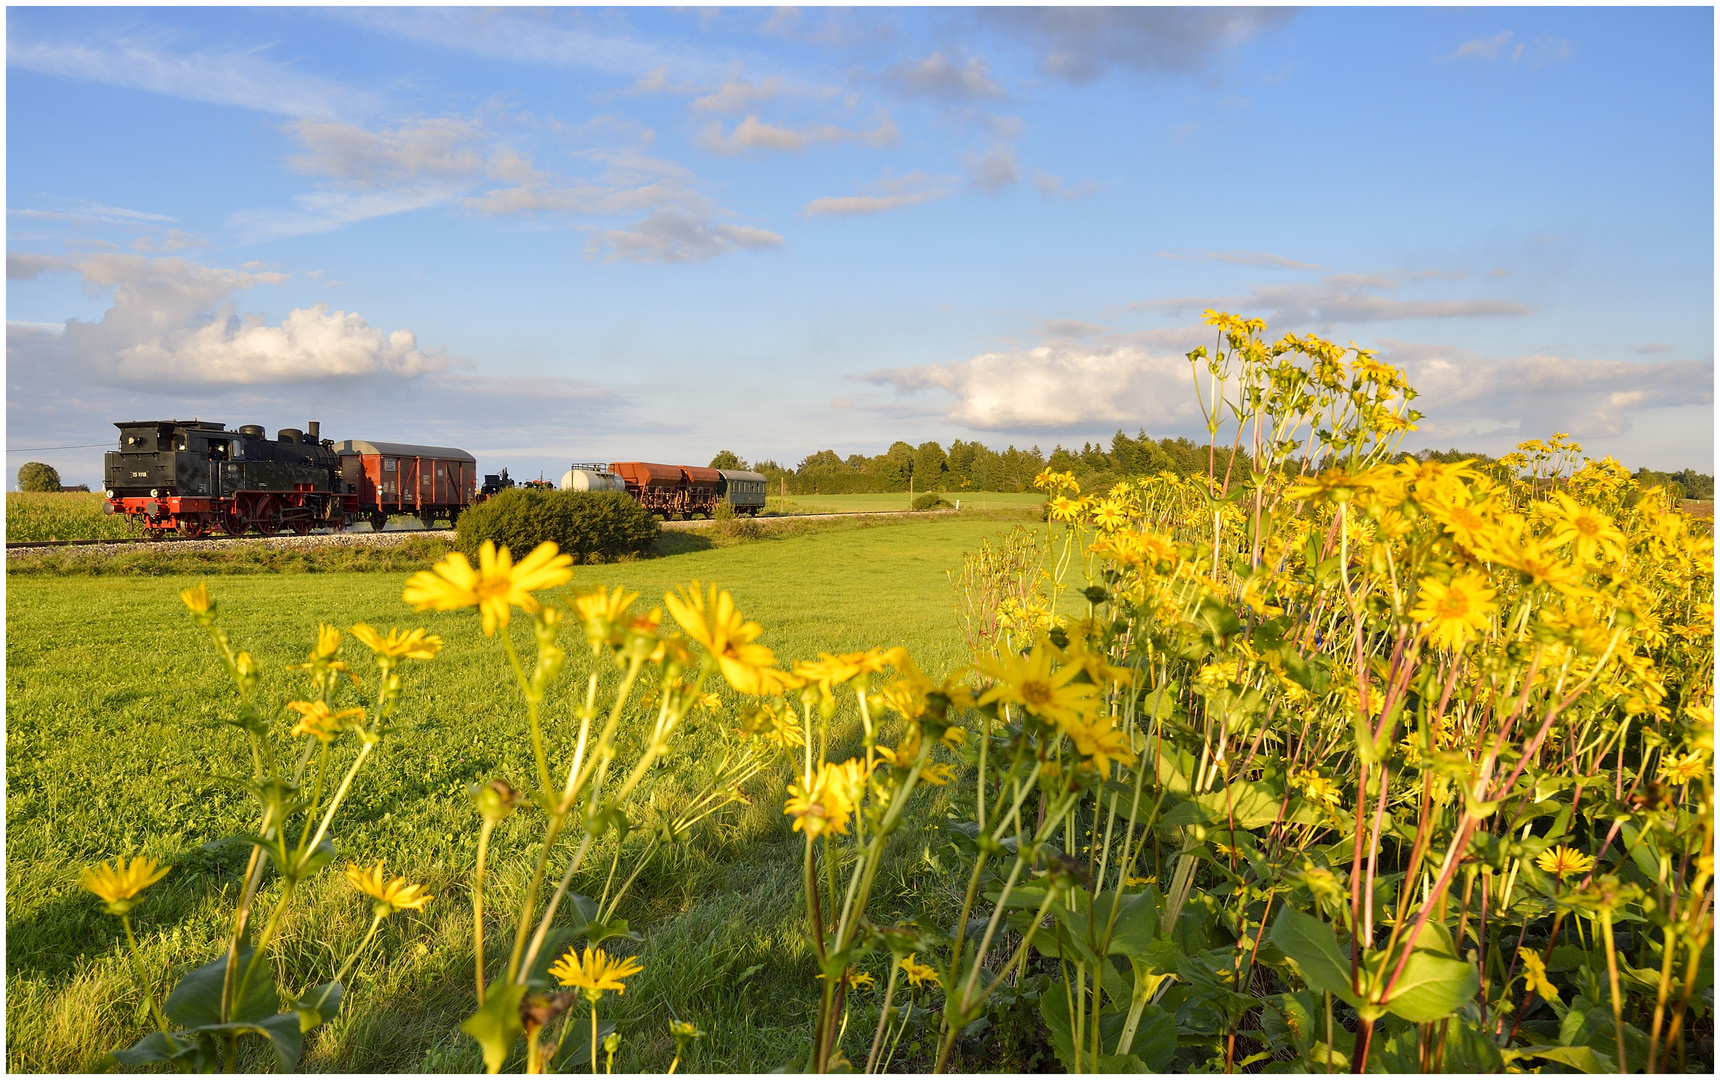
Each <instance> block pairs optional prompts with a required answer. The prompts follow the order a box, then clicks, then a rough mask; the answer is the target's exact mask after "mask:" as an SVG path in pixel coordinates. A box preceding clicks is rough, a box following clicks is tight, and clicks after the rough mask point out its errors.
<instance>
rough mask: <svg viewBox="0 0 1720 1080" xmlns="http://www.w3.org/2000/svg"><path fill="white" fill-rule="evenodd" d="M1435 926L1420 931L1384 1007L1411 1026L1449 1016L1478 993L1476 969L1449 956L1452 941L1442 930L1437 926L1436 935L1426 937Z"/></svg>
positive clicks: (1464, 961) (1479, 984)
mask: <svg viewBox="0 0 1720 1080" xmlns="http://www.w3.org/2000/svg"><path fill="white" fill-rule="evenodd" d="M1436 926H1438V924H1437V923H1431V922H1430V923H1428V924H1427V926H1426V927H1424V928H1423V930H1422V933H1421V936H1420V937H1419V938H1418V939H1417V940H1416V943H1415V944H1416V947H1415V951H1414V952H1412V953H1410V957H1409V962H1408V963H1407V964H1405V965H1404V968H1403V974H1402V975H1401V976H1399V978H1398V981H1397V986H1396V987H1394V988H1393V990H1392V997H1391V1000H1390V1001H1388V1002H1386V1003H1385V1005H1386V1009H1387V1010H1388V1011H1389V1012H1391V1013H1392V1014H1393V1015H1396V1016H1401V1017H1403V1018H1404V1019H1405V1020H1408V1021H1410V1022H1411V1023H1416V1024H1425V1023H1428V1022H1429V1021H1432V1020H1440V1019H1443V1018H1444V1017H1447V1016H1450V1015H1451V1014H1452V1013H1454V1012H1456V1011H1457V1009H1458V1007H1459V1006H1461V1005H1462V1004H1463V1003H1464V1002H1466V1001H1471V1000H1473V999H1474V997H1475V995H1476V994H1477V993H1478V992H1479V991H1480V990H1481V979H1480V977H1479V976H1478V975H1477V974H1476V973H1475V965H1474V964H1471V963H1469V962H1468V961H1466V960H1459V959H1457V958H1456V957H1453V956H1451V955H1450V952H1451V939H1450V938H1449V936H1447V935H1446V934H1445V933H1444V930H1445V928H1444V927H1443V926H1438V931H1437V932H1435V933H1433V934H1430V933H1429V931H1430V930H1433V929H1434V927H1436ZM1442 954H1443V955H1442Z"/></svg>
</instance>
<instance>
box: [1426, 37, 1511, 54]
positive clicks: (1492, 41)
mask: <svg viewBox="0 0 1720 1080" xmlns="http://www.w3.org/2000/svg"><path fill="white" fill-rule="evenodd" d="M1510 42H1511V31H1509V30H1501V31H1499V33H1497V34H1494V35H1493V36H1492V37H1488V38H1476V39H1475V40H1474V41H1465V42H1464V43H1463V44H1461V45H1459V46H1458V47H1457V48H1455V49H1453V50H1452V51H1451V52H1449V53H1446V54H1445V55H1444V56H1442V57H1440V59H1441V60H1495V59H1498V57H1499V54H1500V52H1501V51H1503V50H1504V48H1505V47H1506V46H1507V45H1509V44H1510Z"/></svg>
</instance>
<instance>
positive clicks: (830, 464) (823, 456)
mask: <svg viewBox="0 0 1720 1080" xmlns="http://www.w3.org/2000/svg"><path fill="white" fill-rule="evenodd" d="M840 468H842V459H841V458H839V457H837V456H836V451H834V450H820V451H819V452H818V453H816V454H811V455H809V456H808V457H806V459H805V460H803V461H802V462H801V463H800V467H799V468H797V469H795V472H806V471H807V470H809V469H840Z"/></svg>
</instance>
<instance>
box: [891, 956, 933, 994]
mask: <svg viewBox="0 0 1720 1080" xmlns="http://www.w3.org/2000/svg"><path fill="white" fill-rule="evenodd" d="M915 955H916V954H915V953H909V954H908V955H907V956H904V957H902V959H901V960H900V961H898V962H897V966H898V967H900V968H901V969H902V971H903V972H904V973H906V974H907V976H908V985H909V986H920V985H922V984H924V983H928V982H929V983H931V984H932V985H933V986H940V985H942V982H941V981H940V980H939V979H938V972H937V969H936V968H934V967H932V966H931V965H929V964H922V963H920V962H919V961H917V960H915V959H914V957H915Z"/></svg>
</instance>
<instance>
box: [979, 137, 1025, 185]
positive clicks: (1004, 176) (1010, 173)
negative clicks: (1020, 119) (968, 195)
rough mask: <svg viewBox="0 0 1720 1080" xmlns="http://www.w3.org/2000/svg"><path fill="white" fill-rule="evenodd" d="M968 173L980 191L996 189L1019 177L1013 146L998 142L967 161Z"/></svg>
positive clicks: (1011, 182)
mask: <svg viewBox="0 0 1720 1080" xmlns="http://www.w3.org/2000/svg"><path fill="white" fill-rule="evenodd" d="M968 175H969V176H970V177H971V180H972V183H973V186H974V187H976V188H979V189H980V190H981V191H998V190H1000V189H1002V188H1005V187H1008V186H1009V185H1010V184H1013V183H1015V182H1016V181H1017V180H1020V179H1021V170H1019V169H1018V168H1016V164H1015V148H1014V147H1013V146H1006V145H1004V144H1003V143H999V144H997V145H995V146H993V147H992V148H991V149H989V150H987V151H986V152H985V153H983V154H980V155H979V156H977V157H975V158H972V159H971V160H969V161H968Z"/></svg>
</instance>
